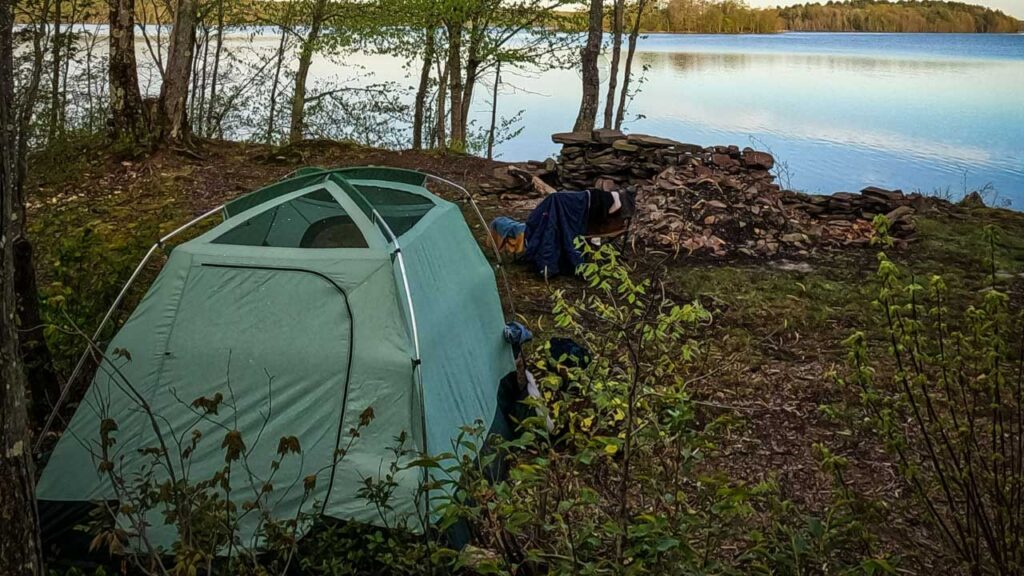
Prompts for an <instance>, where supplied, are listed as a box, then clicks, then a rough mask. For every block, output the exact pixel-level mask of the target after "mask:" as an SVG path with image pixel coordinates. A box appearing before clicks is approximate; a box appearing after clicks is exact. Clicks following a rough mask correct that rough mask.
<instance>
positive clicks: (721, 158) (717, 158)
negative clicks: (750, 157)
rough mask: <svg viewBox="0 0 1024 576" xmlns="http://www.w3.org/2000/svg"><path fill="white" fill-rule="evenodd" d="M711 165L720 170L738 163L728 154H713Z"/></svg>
mask: <svg viewBox="0 0 1024 576" xmlns="http://www.w3.org/2000/svg"><path fill="white" fill-rule="evenodd" d="M711 163H712V164H713V165H715V166H718V167H719V168H730V167H732V166H735V165H736V161H735V160H733V159H732V156H729V155H728V154H712V155H711Z"/></svg>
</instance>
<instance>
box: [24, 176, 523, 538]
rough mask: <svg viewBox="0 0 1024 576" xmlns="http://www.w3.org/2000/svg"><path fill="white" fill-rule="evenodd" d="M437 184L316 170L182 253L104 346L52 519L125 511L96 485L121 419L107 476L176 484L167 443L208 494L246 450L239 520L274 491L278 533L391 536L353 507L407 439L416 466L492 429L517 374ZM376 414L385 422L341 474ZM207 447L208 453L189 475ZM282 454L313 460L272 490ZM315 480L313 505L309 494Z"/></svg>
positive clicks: (53, 479) (476, 266) (261, 198)
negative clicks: (103, 438)
mask: <svg viewBox="0 0 1024 576" xmlns="http://www.w3.org/2000/svg"><path fill="white" fill-rule="evenodd" d="M427 178H428V176H427V175H425V174H422V173H419V172H414V171H406V170H397V169H389V168H373V167H370V168H349V169H339V170H324V169H314V168H310V169H303V170H301V171H299V172H298V173H297V174H296V175H294V176H293V177H290V178H287V179H285V180H283V181H281V182H278V183H276V184H274V185H271V186H269V187H266V188H263V189H261V190H257V191H255V192H252V193H250V194H248V195H246V196H243V197H241V198H238V199H236V200H234V201H232V202H229V203H228V204H226V205H224V206H223V209H222V212H223V215H224V218H225V219H224V221H223V222H222V223H221V224H219V225H217V226H216V227H214V228H213V229H211V230H209V231H208V232H206V233H204V234H202V235H200V236H198V237H197V238H195V239H193V240H190V241H188V242H184V243H182V244H181V245H179V246H176V247H175V248H174V249H173V250H172V251H171V253H170V255H169V257H168V260H167V262H166V264H165V265H164V267H163V269H162V271H161V272H160V274H159V275H158V276H157V278H156V280H155V281H154V283H153V284H152V286H151V287H150V289H149V291H148V292H147V293H146V295H145V296H144V298H143V299H142V300H141V302H140V303H139V304H138V306H137V308H136V309H135V310H134V312H133V313H132V314H131V316H130V317H129V319H128V320H127V321H126V322H125V324H124V325H123V326H122V327H121V329H120V331H119V332H118V333H117V334H116V336H115V337H114V338H113V340H112V341H111V342H110V343H109V344H108V345H107V346H106V348H105V350H106V352H105V354H104V356H103V357H102V360H101V361H100V365H99V368H98V370H97V372H96V375H95V377H94V379H93V381H92V383H91V385H90V387H89V389H88V391H87V393H86V395H85V398H84V400H83V401H82V403H81V404H80V405H79V407H78V408H77V410H76V412H75V414H74V417H73V418H72V420H71V422H70V423H69V425H68V427H67V430H66V432H65V433H64V435H63V436H62V437H61V439H60V441H59V442H58V444H57V445H56V448H55V450H54V451H53V453H52V456H51V457H50V460H49V463H48V464H47V466H46V468H45V469H44V471H43V474H42V477H41V479H40V481H39V484H38V486H37V495H38V498H39V500H40V501H41V503H42V505H45V504H46V503H48V502H49V503H55V502H59V503H65V504H67V503H75V502H78V503H82V502H90V501H99V500H106V501H116V500H117V499H118V493H117V491H116V490H115V489H114V488H113V487H112V483H111V481H110V478H109V477H108V476H107V475H105V474H102V473H100V472H99V471H98V465H99V463H100V460H101V459H100V458H99V453H100V442H99V439H100V428H101V424H102V422H103V421H104V420H105V419H108V418H109V419H112V420H113V421H114V422H116V424H117V430H116V432H113V436H115V437H116V439H117V443H116V444H115V445H114V446H113V447H112V448H111V450H112V451H113V452H114V453H112V454H111V455H110V457H109V458H108V459H109V460H110V461H111V462H114V465H115V466H116V467H117V468H118V470H119V471H118V475H119V476H120V477H122V478H125V479H128V480H131V478H133V477H134V476H133V475H135V474H137V473H139V472H141V471H144V470H149V471H150V472H151V473H153V474H155V475H156V477H159V478H164V477H166V475H167V474H168V473H167V471H166V469H165V467H161V466H156V467H152V466H150V467H148V468H147V465H148V464H149V463H150V462H152V460H153V458H152V456H151V455H147V454H145V453H143V452H142V450H143V449H148V448H153V447H157V446H159V445H160V443H161V440H162V441H163V442H164V444H165V445H167V447H168V451H169V452H170V453H171V455H172V457H171V458H170V459H169V460H170V461H171V467H172V468H174V473H175V474H176V475H178V477H179V478H180V477H182V476H186V477H188V478H190V479H193V480H203V479H208V478H210V477H211V476H212V475H213V474H214V473H215V472H216V471H217V470H219V469H221V468H222V467H223V466H224V465H225V448H223V447H222V440H223V439H224V438H225V437H226V434H227V433H228V431H235V430H237V431H238V432H239V433H240V435H241V439H242V442H243V443H244V446H245V448H244V449H245V453H246V454H248V458H247V466H246V468H247V470H246V472H245V473H244V474H242V473H236V474H235V475H234V478H235V480H234V482H233V485H234V487H233V490H232V494H231V497H232V498H233V499H237V501H238V502H239V503H241V502H243V501H244V500H246V499H248V500H251V499H252V497H253V491H252V488H253V486H256V487H258V486H259V485H261V483H262V482H264V481H267V479H269V478H271V477H272V478H273V485H274V491H273V497H272V498H270V499H269V500H268V501H269V502H271V503H272V507H273V514H274V515H275V516H278V517H282V518H288V517H292V516H294V515H295V513H296V511H297V510H298V509H299V508H300V506H304V507H305V508H309V507H310V506H311V505H312V504H313V503H316V505H317V507H318V510H319V511H322V513H323V514H325V515H327V516H331V517H335V518H340V519H348V520H355V521H360V522H366V523H372V524H378V525H380V524H383V523H384V522H385V518H382V517H381V516H380V514H379V513H378V511H377V510H376V509H374V507H372V506H370V505H368V504H367V502H366V501H365V500H364V499H362V498H360V497H359V495H358V489H359V488H360V487H361V486H363V481H364V479H366V478H373V479H376V478H379V477H380V476H381V474H383V473H387V472H388V468H389V464H390V463H391V462H392V461H394V459H395V457H394V454H393V453H392V451H391V449H392V448H394V447H395V446H396V437H397V436H399V434H401V433H403V432H404V433H405V434H406V435H407V437H408V442H407V444H406V446H405V447H406V448H407V449H411V450H412V451H414V452H415V453H419V452H425V453H430V454H436V453H440V452H445V451H451V450H452V443H453V439H454V438H455V437H456V435H457V434H458V433H459V428H460V427H461V426H463V425H465V424H472V423H473V422H474V421H477V420H481V421H483V422H484V423H485V424H490V423H491V422H492V421H493V420H494V418H495V411H496V400H497V391H498V384H499V381H500V380H501V379H502V378H503V377H504V376H505V375H506V374H508V373H509V372H511V371H513V370H514V363H513V358H512V353H511V350H510V348H509V345H508V344H507V343H506V342H505V341H504V340H503V338H502V328H503V326H504V317H503V313H502V308H501V302H500V300H499V296H498V291H497V287H496V283H495V276H494V271H493V269H492V268H491V266H490V264H489V263H488V261H487V259H486V258H485V257H484V255H483V254H482V252H481V250H480V248H479V246H478V245H477V243H476V241H475V239H474V237H473V235H472V233H471V231H470V229H469V227H468V226H467V224H466V222H465V220H464V219H463V217H462V213H461V211H460V210H459V208H458V206H456V205H455V204H453V203H450V202H447V201H445V200H443V199H441V198H439V197H437V196H435V195H434V194H432V193H430V192H429V191H428V190H427V189H426V187H425V185H426V179H427ZM431 178H432V177H431ZM140 268H141V265H140ZM217 393H219V394H221V396H222V398H223V400H222V403H221V405H220V406H219V408H218V410H217V414H216V415H209V416H207V417H205V418H200V417H198V415H197V412H198V411H200V409H199V408H197V407H196V406H193V401H194V400H196V399H197V398H212V397H214V395H215V394H217ZM143 401H144V402H145V403H146V404H148V406H149V407H150V410H149V411H148V412H147V411H146V410H143V409H141V406H142V403H143ZM367 408H372V409H373V412H374V414H375V418H374V419H373V421H372V422H371V423H370V424H369V425H368V426H366V427H365V428H364V429H362V430H361V431H360V435H359V437H358V438H357V439H355V440H354V441H352V444H351V447H350V448H348V450H347V452H346V453H345V455H344V459H343V461H342V462H341V464H339V465H338V466H336V467H335V466H331V464H332V458H334V456H335V455H336V454H338V452H337V451H338V450H339V449H344V448H346V446H347V445H348V444H349V440H350V435H349V430H350V429H351V428H353V427H355V426H357V424H358V422H359V420H360V415H361V414H363V413H364V411H365V410H367ZM150 412H151V413H152V416H151V415H150ZM156 430H159V431H160V433H159V434H158V433H157V432H156ZM192 430H198V431H199V432H200V433H201V434H202V440H200V441H199V443H198V446H197V447H196V449H195V451H194V452H193V453H192V454H191V455H190V457H189V458H187V466H186V467H185V468H186V469H180V468H181V466H180V465H179V458H177V455H178V454H180V452H181V449H182V448H183V447H185V446H187V445H188V444H189V442H190V441H191V436H190V435H191V434H192V432H191V431H192ZM287 436H295V437H296V438H297V439H298V441H299V444H300V447H301V454H300V455H290V456H288V457H286V458H284V459H283V462H282V463H281V465H280V467H279V469H278V470H277V471H276V472H272V464H271V463H272V462H273V461H274V460H280V459H281V458H280V456H279V455H278V454H277V451H278V445H279V441H280V439H281V438H282V437H287ZM414 456H415V454H412V455H410V454H406V455H405V456H403V458H405V459H409V458H413V457H414ZM238 466H240V465H238ZM422 474H424V472H423V470H422V469H417V468H413V469H409V470H404V471H400V472H399V473H398V474H397V476H396V477H395V479H394V480H395V482H396V484H397V487H396V489H395V492H394V495H393V497H392V501H391V502H390V504H391V506H393V507H394V509H393V511H391V512H390V513H389V514H388V516H390V518H386V521H387V522H388V523H392V522H393V521H394V519H395V518H396V517H416V516H418V515H421V514H422V507H423V506H425V504H424V503H423V499H422V498H420V497H417V495H416V493H417V488H418V487H419V485H420V483H421V482H422V481H423V477H422ZM309 475H314V476H315V477H316V484H315V489H314V490H313V491H312V493H311V494H305V493H304V486H305V482H304V479H305V478H307V477H308V476H309ZM247 476H248V479H247V478H246V477H247ZM240 478H241V480H240ZM159 512H160V511H153V512H152V513H151V516H152V518H150V519H149V524H150V525H151V527H150V528H149V529H148V530H147V537H148V539H149V540H150V542H151V543H153V544H154V545H162V546H169V545H170V544H171V543H173V541H174V539H175V537H176V533H175V532H174V530H173V528H172V527H169V526H165V525H164V522H163V519H162V517H161V516H160V514H159ZM253 516H255V515H253ZM253 520H254V521H255V518H254V519H253ZM246 530H248V531H249V532H250V533H252V532H254V531H255V528H254V525H252V523H249V525H245V526H243V533H244V532H245V531H246ZM250 535H251V534H250Z"/></svg>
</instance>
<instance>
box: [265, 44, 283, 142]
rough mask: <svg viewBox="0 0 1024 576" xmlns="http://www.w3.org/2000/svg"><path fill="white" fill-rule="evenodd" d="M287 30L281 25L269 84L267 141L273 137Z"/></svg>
mask: <svg viewBox="0 0 1024 576" xmlns="http://www.w3.org/2000/svg"><path fill="white" fill-rule="evenodd" d="M287 41H288V31H287V30H285V29H284V26H282V27H281V40H280V42H278V44H277V56H276V58H277V62H274V82H273V84H271V86H270V112H269V113H268V114H267V143H268V144H269V143H271V142H273V139H274V131H275V126H274V120H275V118H276V116H277V88H278V86H280V85H281V65H282V64H284V53H285V48H286V47H287Z"/></svg>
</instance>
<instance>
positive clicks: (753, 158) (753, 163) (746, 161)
mask: <svg viewBox="0 0 1024 576" xmlns="http://www.w3.org/2000/svg"><path fill="white" fill-rule="evenodd" d="M743 165H744V166H746V167H747V168H758V169H761V170H771V169H772V167H773V166H775V158H773V157H772V155H771V154H769V153H767V152H758V151H756V150H750V151H744V152H743Z"/></svg>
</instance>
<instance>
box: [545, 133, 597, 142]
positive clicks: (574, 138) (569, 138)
mask: <svg viewBox="0 0 1024 576" xmlns="http://www.w3.org/2000/svg"><path fill="white" fill-rule="evenodd" d="M551 141H552V142H554V143H555V144H590V143H591V142H593V140H592V139H591V134H590V133H588V132H558V133H557V134H552V135H551Z"/></svg>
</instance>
